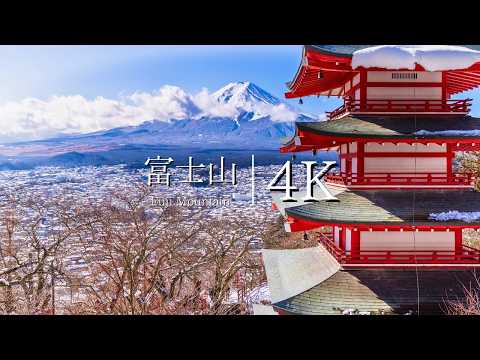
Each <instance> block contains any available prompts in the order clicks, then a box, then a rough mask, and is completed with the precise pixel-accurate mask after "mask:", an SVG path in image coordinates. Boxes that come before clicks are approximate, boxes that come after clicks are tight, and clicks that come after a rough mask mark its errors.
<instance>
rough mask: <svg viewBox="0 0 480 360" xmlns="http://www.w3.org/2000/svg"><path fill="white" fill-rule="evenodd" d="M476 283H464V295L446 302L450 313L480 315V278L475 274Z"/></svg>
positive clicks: (447, 312)
mask: <svg viewBox="0 0 480 360" xmlns="http://www.w3.org/2000/svg"><path fill="white" fill-rule="evenodd" d="M474 280H475V281H474V283H473V284H469V286H468V287H467V286H466V285H463V291H464V296H463V297H462V298H461V299H453V300H448V301H446V302H445V313H446V314H448V315H480V278H479V277H478V276H477V275H476V274H474Z"/></svg>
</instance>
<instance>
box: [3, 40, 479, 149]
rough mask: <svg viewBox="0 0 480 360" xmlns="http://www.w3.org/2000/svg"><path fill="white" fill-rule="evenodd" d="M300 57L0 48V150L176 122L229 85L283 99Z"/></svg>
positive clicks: (261, 52)
mask: <svg viewBox="0 0 480 360" xmlns="http://www.w3.org/2000/svg"><path fill="white" fill-rule="evenodd" d="M301 51H302V46H300V45H298V46H291V45H289V46H269V45H265V46H238V45H234V46H199V45H191V46H98V45H97V46H0V84H1V86H0V142H10V141H17V140H28V139H40V138H45V137H50V136H54V135H56V134H62V133H85V132H91V131H97V130H101V129H106V128H111V127H117V126H126V125H136V124H139V123H140V122H142V121H145V120H151V119H161V118H164V119H168V118H169V116H173V115H177V114H180V115H182V111H184V109H185V104H186V103H188V101H191V100H192V99H193V98H194V97H195V96H198V94H199V93H200V94H201V93H202V89H204V88H207V89H208V91H209V92H210V93H211V92H213V91H216V90H217V89H219V88H221V87H222V86H224V85H226V84H228V83H230V82H236V81H251V82H253V83H255V84H257V85H258V86H260V87H262V88H264V89H265V90H267V91H268V92H270V93H272V94H273V95H275V96H277V97H280V98H283V93H284V92H285V90H286V86H285V82H287V81H290V80H291V79H292V78H293V76H294V75H295V72H296V70H297V68H298V65H299V62H300V58H301ZM166 85H172V86H166ZM467 97H470V98H473V99H474V106H473V108H472V114H473V115H475V116H479V115H480V101H478V100H480V90H478V89H476V90H474V91H471V92H466V93H463V94H460V95H458V98H467ZM200 100H201V99H200ZM200 100H199V99H196V100H195V101H200ZM289 102H290V103H291V104H292V105H295V106H297V107H298V108H300V109H301V110H303V111H304V112H306V113H309V114H312V115H314V116H315V115H317V116H322V115H323V113H324V111H329V110H333V109H334V108H336V107H337V106H338V105H340V100H339V99H336V98H330V99H328V98H325V97H320V98H316V97H311V98H306V99H304V104H303V105H299V104H298V100H289ZM170 118H172V117H170Z"/></svg>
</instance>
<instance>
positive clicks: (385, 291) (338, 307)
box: [273, 268, 476, 315]
mask: <svg viewBox="0 0 480 360" xmlns="http://www.w3.org/2000/svg"><path fill="white" fill-rule="evenodd" d="M417 276H418V283H417ZM418 284H419V285H420V286H419V287H418V288H417V285H418ZM475 284H476V282H475V277H474V273H473V272H472V271H471V270H444V269H379V268H374V269H361V270H356V269H355V270H354V269H352V270H340V271H338V272H337V273H335V274H334V275H332V276H331V277H330V278H328V279H326V280H325V281H323V282H321V283H319V284H318V285H316V286H314V287H312V288H310V289H309V290H306V291H305V292H303V293H301V294H298V295H296V296H293V297H291V298H289V299H286V300H283V301H280V302H277V303H274V304H273V307H274V308H276V309H277V310H278V309H280V310H284V311H286V312H288V313H294V314H305V315H341V314H342V312H343V311H347V312H348V310H349V309H351V310H358V311H359V312H368V313H371V314H375V313H379V312H380V311H383V312H385V313H387V314H406V313H409V312H411V313H413V314H416V313H417V306H418V305H419V308H420V314H428V315H431V314H442V313H444V311H443V310H444V308H445V303H446V302H447V301H449V300H450V301H451V300H459V299H460V300H461V299H464V297H465V292H464V287H463V286H465V287H466V288H469V287H470V286H474V285H475ZM418 295H419V297H418ZM418 303H419V304H418Z"/></svg>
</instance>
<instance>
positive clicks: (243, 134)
mask: <svg viewBox="0 0 480 360" xmlns="http://www.w3.org/2000/svg"><path fill="white" fill-rule="evenodd" d="M174 93H179V94H183V95H182V98H181V99H179V100H178V101H177V100H176V99H173V100H172V101H176V104H177V105H178V106H181V111H177V114H178V113H179V114H182V115H181V116H179V117H177V118H168V119H162V120H156V119H152V120H149V121H145V122H143V123H141V124H139V125H134V126H124V127H117V128H113V129H108V130H102V131H97V132H92V133H87V134H77V135H63V136H58V137H54V138H50V139H46V140H36V141H28V142H21V143H12V144H5V145H3V146H2V147H1V148H0V158H1V157H3V158H5V157H21V156H23V157H25V156H27V157H32V156H33V157H38V156H41V157H45V156H48V157H51V156H58V155H61V154H66V153H76V154H78V153H98V152H105V151H112V150H115V149H121V148H123V147H125V146H130V147H131V146H137V147H138V146H174V147H176V148H179V147H180V148H182V147H183V148H187V147H188V148H193V147H194V148H201V149H246V150H248V149H266V150H273V149H275V150H276V149H278V148H279V146H281V143H282V142H283V141H284V140H285V139H287V138H289V137H291V136H292V135H293V133H294V122H295V121H314V118H313V116H311V115H308V114H304V113H302V112H301V111H300V110H299V109H297V108H295V107H293V106H291V105H290V104H288V103H286V102H284V101H282V100H280V99H278V98H277V97H275V96H273V95H271V94H270V93H268V92H267V91H265V90H263V89H262V88H260V87H259V86H257V85H255V84H253V83H251V82H235V83H230V84H228V85H226V86H224V87H223V88H221V89H220V90H218V91H216V92H213V93H209V94H207V95H206V96H203V97H202V98H200V99H199V98H195V97H193V96H191V97H189V98H188V99H187V100H185V94H186V93H185V92H183V90H181V89H180V88H175V92H174ZM180 100H181V101H180Z"/></svg>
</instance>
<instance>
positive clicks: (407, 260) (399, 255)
mask: <svg viewBox="0 0 480 360" xmlns="http://www.w3.org/2000/svg"><path fill="white" fill-rule="evenodd" d="M318 241H319V243H320V244H321V245H322V246H323V247H324V248H325V249H326V250H327V251H328V252H329V253H330V254H332V256H333V257H335V259H337V261H338V262H339V263H340V264H347V265H348V264H352V265H355V264H356V265H360V264H379V265H387V264H480V250H478V249H474V248H472V247H469V246H466V245H462V250H460V251H445V250H426V249H422V250H368V251H356V252H355V251H346V250H343V249H340V248H339V247H338V246H337V245H336V244H335V242H334V239H333V236H332V234H331V233H319V236H318Z"/></svg>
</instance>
